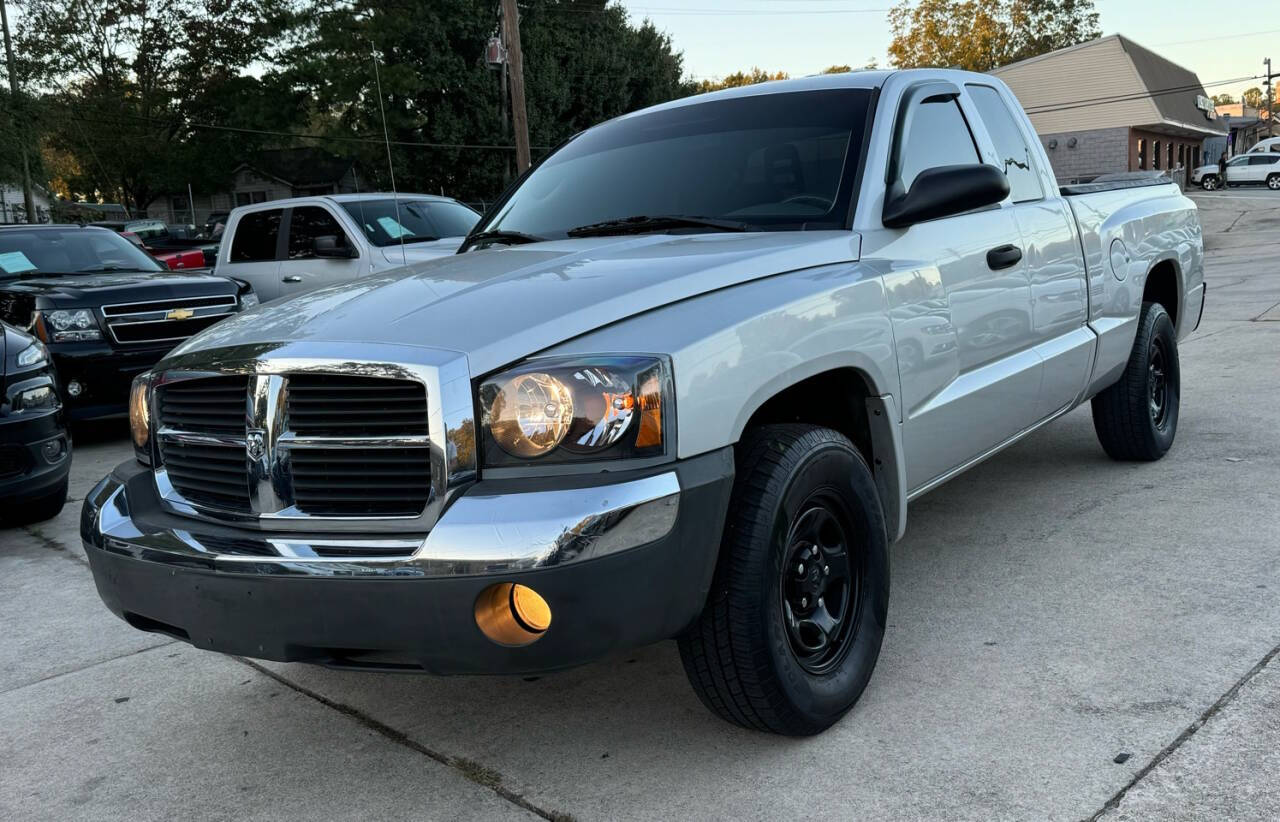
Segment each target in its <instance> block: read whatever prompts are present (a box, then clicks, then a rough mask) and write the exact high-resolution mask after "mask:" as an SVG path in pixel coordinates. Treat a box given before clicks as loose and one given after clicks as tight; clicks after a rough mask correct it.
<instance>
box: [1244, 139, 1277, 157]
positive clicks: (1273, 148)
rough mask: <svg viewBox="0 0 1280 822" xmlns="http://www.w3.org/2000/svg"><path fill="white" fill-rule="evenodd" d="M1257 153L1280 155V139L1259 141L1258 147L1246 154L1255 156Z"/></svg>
mask: <svg viewBox="0 0 1280 822" xmlns="http://www.w3.org/2000/svg"><path fill="white" fill-rule="evenodd" d="M1257 151H1266V152H1269V153H1275V154H1280V137H1268V138H1267V139H1265V140H1259V141H1258V143H1257V145H1255V146H1254V147H1253V148H1251V149H1249V150H1248V151H1246V152H1245V154H1253V153H1254V152H1257Z"/></svg>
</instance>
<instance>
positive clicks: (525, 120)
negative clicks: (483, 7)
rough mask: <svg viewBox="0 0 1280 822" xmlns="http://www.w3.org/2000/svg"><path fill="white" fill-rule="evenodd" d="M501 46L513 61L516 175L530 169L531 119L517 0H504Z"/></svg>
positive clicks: (512, 120) (511, 71)
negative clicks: (525, 88) (526, 108)
mask: <svg viewBox="0 0 1280 822" xmlns="http://www.w3.org/2000/svg"><path fill="white" fill-rule="evenodd" d="M502 44H503V45H504V46H505V47H506V49H507V60H509V61H510V62H511V70H510V74H509V77H510V80H511V125H512V128H513V130H514V131H515V135H516V173H517V174H524V172H525V170H526V169H528V168H529V117H528V115H527V114H526V113H525V108H524V54H523V52H521V51H520V13H519V12H518V11H517V10H516V0H502Z"/></svg>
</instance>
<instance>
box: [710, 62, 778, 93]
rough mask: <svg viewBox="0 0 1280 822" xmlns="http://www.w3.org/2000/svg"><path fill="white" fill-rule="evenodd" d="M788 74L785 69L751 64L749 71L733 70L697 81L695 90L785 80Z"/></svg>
mask: <svg viewBox="0 0 1280 822" xmlns="http://www.w3.org/2000/svg"><path fill="white" fill-rule="evenodd" d="M790 76H791V75H789V74H787V73H786V72H785V71H774V72H768V71H765V70H764V69H761V68H759V67H757V66H752V67H751V70H750V71H735V72H734V73H733V74H729V75H727V76H725V77H722V78H721V79H719V80H703V81H702V82H701V83H698V86H697V88H696V91H697V92H698V93H699V94H703V93H705V92H708V91H719V90H721V89H726V88H739V87H741V86H754V85H755V84H756V83H767V82H769V81H770V80H786V79H787V78H788V77H790Z"/></svg>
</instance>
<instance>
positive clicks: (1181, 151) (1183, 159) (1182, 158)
mask: <svg viewBox="0 0 1280 822" xmlns="http://www.w3.org/2000/svg"><path fill="white" fill-rule="evenodd" d="M1186 149H1187V147H1186V146H1184V145H1183V144H1182V143H1178V165H1180V166H1185V165H1186V164H1187V156H1186V153H1185V152H1186Z"/></svg>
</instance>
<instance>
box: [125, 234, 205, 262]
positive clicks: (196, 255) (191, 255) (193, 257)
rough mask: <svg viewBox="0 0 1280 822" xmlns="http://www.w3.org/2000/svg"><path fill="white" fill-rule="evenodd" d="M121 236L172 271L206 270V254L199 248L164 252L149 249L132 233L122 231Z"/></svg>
mask: <svg viewBox="0 0 1280 822" xmlns="http://www.w3.org/2000/svg"><path fill="white" fill-rule="evenodd" d="M120 236H122V237H124V238H125V239H127V240H128V241H129V242H131V243H133V244H134V245H136V246H137V247H138V248H141V249H142V250H143V251H146V252H147V253H148V254H150V255H151V256H152V257H155V258H156V259H157V260H159V261H160V262H162V263H164V264H165V265H167V266H168V267H169V268H170V269H171V270H174V271H177V270H178V269H182V268H204V267H205V265H204V252H203V251H201V250H200V249H198V248H192V249H189V250H186V251H164V250H161V249H158V248H148V247H147V246H146V244H145V243H143V242H142V238H141V237H139V236H138V235H137V234H134V233H133V232H132V231H121V232H120Z"/></svg>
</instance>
